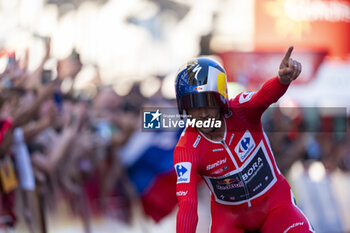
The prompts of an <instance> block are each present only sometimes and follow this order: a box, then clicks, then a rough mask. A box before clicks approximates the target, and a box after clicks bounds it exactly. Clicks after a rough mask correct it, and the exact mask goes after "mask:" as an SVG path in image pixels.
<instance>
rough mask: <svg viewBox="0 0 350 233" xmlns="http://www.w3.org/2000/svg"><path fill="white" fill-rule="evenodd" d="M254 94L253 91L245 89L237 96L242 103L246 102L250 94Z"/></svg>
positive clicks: (250, 96)
mask: <svg viewBox="0 0 350 233" xmlns="http://www.w3.org/2000/svg"><path fill="white" fill-rule="evenodd" d="M253 94H254V91H246V92H243V93H242V94H241V95H240V96H239V103H240V104H243V103H245V102H248V101H249V100H250V99H251V98H252V96H253Z"/></svg>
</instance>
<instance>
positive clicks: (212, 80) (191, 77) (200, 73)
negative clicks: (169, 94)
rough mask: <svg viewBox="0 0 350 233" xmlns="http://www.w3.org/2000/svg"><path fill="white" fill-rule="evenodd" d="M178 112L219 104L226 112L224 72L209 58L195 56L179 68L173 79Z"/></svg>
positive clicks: (226, 97)
mask: <svg viewBox="0 0 350 233" xmlns="http://www.w3.org/2000/svg"><path fill="white" fill-rule="evenodd" d="M175 89H176V100H177V106H178V109H179V113H180V114H181V115H182V114H183V111H184V110H187V109H192V108H198V107H214V106H220V107H222V109H223V110H224V113H228V94H227V84H226V72H225V70H224V68H223V67H222V66H221V65H220V64H219V63H218V62H216V61H214V60H213V59H210V58H205V57H201V58H196V59H193V60H191V61H189V62H187V64H186V65H184V66H183V67H182V68H180V70H179V72H178V73H177V76H176V80H175Z"/></svg>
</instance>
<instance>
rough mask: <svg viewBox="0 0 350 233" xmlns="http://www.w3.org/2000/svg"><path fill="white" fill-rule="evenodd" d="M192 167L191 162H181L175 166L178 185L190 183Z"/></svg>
mask: <svg viewBox="0 0 350 233" xmlns="http://www.w3.org/2000/svg"><path fill="white" fill-rule="evenodd" d="M191 166H192V164H191V163H190V162H181V163H177V164H175V171H176V174H177V184H180V183H189V182H190V175H191Z"/></svg>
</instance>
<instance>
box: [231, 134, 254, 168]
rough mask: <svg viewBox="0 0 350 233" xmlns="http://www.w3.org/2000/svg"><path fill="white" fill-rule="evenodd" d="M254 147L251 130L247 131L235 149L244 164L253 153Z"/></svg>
mask: <svg viewBox="0 0 350 233" xmlns="http://www.w3.org/2000/svg"><path fill="white" fill-rule="evenodd" d="M254 147H255V142H254V139H253V137H252V135H251V134H250V132H249V130H247V131H245V133H244V135H243V137H242V138H241V140H239V142H238V144H237V146H236V148H235V152H236V154H237V155H238V157H239V159H240V160H241V162H243V160H244V159H245V158H247V156H248V155H249V154H250V152H252V150H253V149H254Z"/></svg>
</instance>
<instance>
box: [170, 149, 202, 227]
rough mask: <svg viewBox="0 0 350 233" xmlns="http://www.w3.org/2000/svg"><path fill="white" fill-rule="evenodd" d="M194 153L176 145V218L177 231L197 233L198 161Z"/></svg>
mask: <svg viewBox="0 0 350 233" xmlns="http://www.w3.org/2000/svg"><path fill="white" fill-rule="evenodd" d="M193 155H194V153H191V151H190V150H187V149H186V148H183V147H176V148H175V151H174V164H175V170H176V173H177V183H176V196H177V200H178V204H179V211H178V213H177V218H176V232H177V233H195V232H196V227H197V223H198V214H197V205H198V201H197V173H198V169H197V161H195V157H194V156H193Z"/></svg>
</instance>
